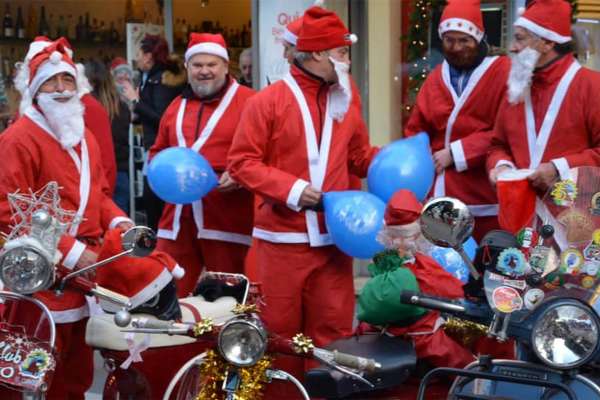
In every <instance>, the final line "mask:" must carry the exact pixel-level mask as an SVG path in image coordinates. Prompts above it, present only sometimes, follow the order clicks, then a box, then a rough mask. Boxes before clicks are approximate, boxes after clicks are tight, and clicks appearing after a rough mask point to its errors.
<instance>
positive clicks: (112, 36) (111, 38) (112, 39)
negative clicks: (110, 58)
mask: <svg viewBox="0 0 600 400" xmlns="http://www.w3.org/2000/svg"><path fill="white" fill-rule="evenodd" d="M108 42H109V43H110V44H116V43H119V32H118V31H117V29H116V28H115V22H114V21H111V22H110V27H109V28H108Z"/></svg>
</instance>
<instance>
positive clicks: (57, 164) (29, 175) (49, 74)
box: [0, 41, 132, 399]
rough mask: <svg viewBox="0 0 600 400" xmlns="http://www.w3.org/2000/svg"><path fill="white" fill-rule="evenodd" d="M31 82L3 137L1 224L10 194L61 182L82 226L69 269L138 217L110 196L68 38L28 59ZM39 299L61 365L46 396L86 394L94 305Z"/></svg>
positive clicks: (75, 229)
mask: <svg viewBox="0 0 600 400" xmlns="http://www.w3.org/2000/svg"><path fill="white" fill-rule="evenodd" d="M27 67H28V76H29V79H28V84H27V90H26V91H24V97H23V99H22V105H26V107H25V108H24V110H23V113H22V114H21V117H20V118H19V119H18V120H17V121H16V122H15V123H14V124H13V125H11V126H10V127H9V128H8V129H7V130H6V131H5V132H4V133H3V134H2V135H1V136H0V147H1V148H2V149H4V150H3V154H2V155H3V168H2V169H0V229H1V230H2V232H3V233H8V232H9V231H10V229H11V228H10V226H11V223H12V220H11V210H10V207H9V203H8V201H7V193H13V192H15V191H17V190H19V191H21V192H29V190H33V191H36V190H39V189H40V188H42V187H43V186H44V185H46V184H47V183H48V182H50V181H56V182H57V183H58V185H59V186H60V187H61V191H60V196H61V204H60V205H61V207H62V208H63V209H66V210H72V211H74V212H76V215H77V216H78V217H79V218H81V221H82V222H81V223H80V224H78V225H74V226H72V227H71V228H70V229H69V231H68V232H67V233H66V234H65V235H63V237H62V238H61V240H60V242H59V245H58V249H59V251H60V253H61V254H62V258H61V260H60V263H61V264H62V265H63V266H64V267H66V268H67V269H78V268H83V267H85V266H88V265H91V264H92V263H94V262H95V261H96V259H97V251H98V250H99V248H100V241H101V237H102V234H103V232H104V231H105V230H106V229H109V228H119V229H121V230H125V229H128V228H129V227H131V226H132V222H131V221H130V220H129V219H128V218H127V217H126V216H125V215H124V214H123V212H122V211H121V210H119V208H118V207H117V206H116V205H115V204H114V203H113V201H112V200H111V199H110V197H108V196H107V195H106V191H107V182H106V179H105V176H104V174H103V168H102V160H101V156H100V149H99V147H98V144H97V143H96V140H95V139H94V137H93V135H92V134H91V132H90V131H89V130H88V129H87V128H86V127H85V125H84V119H83V113H84V109H83V105H82V103H81V101H80V99H79V96H78V91H79V90H80V78H81V75H80V73H79V72H78V71H77V69H76V67H75V64H74V63H73V61H72V60H71V58H70V56H69V52H68V50H67V49H66V48H65V46H64V45H63V42H62V41H56V42H52V43H51V44H50V45H47V46H45V47H44V48H42V49H40V50H39V51H38V52H37V53H36V54H35V55H33V56H32V57H31V59H30V60H29V61H28V62H27ZM37 297H38V298H39V299H40V300H42V301H43V302H44V303H45V304H46V305H47V306H48V308H49V309H50V310H51V312H52V315H53V317H54V320H55V322H56V323H57V342H56V348H57V353H56V354H57V356H58V363H57V369H56V373H55V376H54V382H55V384H53V385H52V386H51V387H50V391H49V393H48V398H51V399H66V398H69V399H76V398H78V399H83V393H84V392H85V390H86V389H87V388H88V387H89V385H90V384H91V380H92V350H91V349H90V348H89V347H87V346H86V345H85V341H84V339H85V326H86V319H87V318H86V317H87V316H88V306H87V304H86V301H85V298H84V296H83V294H81V293H79V292H75V291H73V290H69V289H67V290H65V292H64V293H63V294H62V296H60V297H58V296H56V294H55V293H54V292H50V291H45V292H40V293H39V294H38V295H37Z"/></svg>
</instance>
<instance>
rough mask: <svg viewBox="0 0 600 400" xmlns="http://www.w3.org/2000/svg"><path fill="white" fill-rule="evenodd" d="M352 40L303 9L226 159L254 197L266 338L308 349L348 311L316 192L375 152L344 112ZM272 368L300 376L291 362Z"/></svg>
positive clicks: (334, 185)
mask: <svg viewBox="0 0 600 400" xmlns="http://www.w3.org/2000/svg"><path fill="white" fill-rule="evenodd" d="M355 41H356V37H355V36H354V35H351V34H350V33H349V32H348V29H347V28H346V27H345V26H344V23H343V22H342V21H341V20H340V18H339V17H338V16H337V15H336V14H335V13H333V12H331V11H327V10H324V9H323V8H320V7H311V8H309V9H308V10H307V11H306V12H305V13H304V16H303V23H302V28H301V30H300V34H299V36H298V42H297V48H296V56H295V58H296V59H295V61H294V64H293V65H292V67H291V71H290V73H289V74H288V75H287V76H286V77H285V78H284V79H282V80H280V81H278V82H276V83H274V84H272V85H270V86H269V87H267V88H265V89H264V90H263V91H261V92H260V93H258V94H257V95H256V96H254V97H253V98H252V99H250V100H249V101H248V103H247V105H246V109H245V110H244V113H243V115H242V119H241V121H240V124H239V125H238V129H237V131H236V135H235V137H234V140H233V144H232V147H231V150H230V152H229V171H230V173H231V175H232V176H233V178H234V179H236V180H238V182H240V183H241V184H242V185H244V186H245V187H247V188H249V189H250V190H252V191H253V192H254V193H255V194H256V195H258V196H259V198H258V201H257V203H258V204H257V208H256V212H255V216H254V220H255V221H254V230H253V236H254V237H255V238H257V239H258V240H257V243H256V254H257V264H258V275H259V278H260V282H261V283H262V293H263V295H264V299H265V303H266V305H265V307H264V310H263V312H262V314H261V315H262V316H263V317H264V319H265V321H266V323H267V324H268V326H269V329H270V330H272V331H273V332H274V333H277V334H280V335H282V336H284V337H291V336H293V335H295V334H296V333H299V332H303V333H305V334H306V335H308V336H310V337H311V338H312V339H313V340H314V341H315V344H316V345H317V346H323V345H325V344H327V343H329V342H331V341H332V340H334V339H337V338H339V337H340V336H344V335H347V334H349V333H351V330H352V316H353V311H354V288H353V278H352V259H351V258H350V257H348V256H346V255H345V254H343V253H342V252H341V251H340V250H339V249H338V248H337V247H335V246H333V242H332V240H331V237H330V235H329V234H328V233H327V230H326V228H325V224H324V218H323V213H322V212H320V211H319V210H320V204H321V199H322V193H323V192H327V191H332V190H346V189H348V188H349V182H350V178H349V177H350V173H351V172H352V173H355V174H356V175H358V176H361V177H364V176H365V175H366V172H367V168H368V166H369V163H370V162H371V159H372V158H373V156H374V155H375V153H376V151H377V150H376V149H375V148H373V147H371V146H370V145H369V137H368V132H367V130H366V126H365V123H364V121H363V119H362V117H361V114H360V112H359V110H358V108H357V107H353V106H351V101H352V90H351V85H350V79H349V73H348V71H349V63H350V60H349V46H350V45H351V44H352V43H354V42H355ZM281 362H282V364H285V365H281V366H282V367H283V368H284V369H285V370H286V371H288V372H291V373H294V374H295V375H296V376H301V374H302V361H301V360H300V361H298V360H297V359H292V360H289V359H288V360H283V359H282V360H281ZM271 387H273V385H270V387H269V389H268V390H270V389H271ZM280 396H283V395H281V394H280ZM285 396H290V394H286V395H285ZM278 398H284V397H278ZM285 398H289V397H285Z"/></svg>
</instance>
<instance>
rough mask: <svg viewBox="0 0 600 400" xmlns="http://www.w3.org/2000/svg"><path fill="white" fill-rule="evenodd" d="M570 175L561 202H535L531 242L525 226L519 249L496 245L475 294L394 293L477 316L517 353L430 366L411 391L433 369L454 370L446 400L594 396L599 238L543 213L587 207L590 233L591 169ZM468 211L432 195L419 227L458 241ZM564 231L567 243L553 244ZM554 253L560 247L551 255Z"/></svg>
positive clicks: (599, 392) (594, 171)
mask: <svg viewBox="0 0 600 400" xmlns="http://www.w3.org/2000/svg"><path fill="white" fill-rule="evenodd" d="M571 173H572V175H573V176H574V180H573V181H571V182H567V183H565V184H563V185H567V184H568V185H571V186H572V187H573V188H574V190H573V191H571V193H578V194H577V199H575V198H572V199H571V201H570V202H569V203H565V202H564V201H563V200H564V199H561V201H560V202H559V201H556V198H554V199H553V198H552V197H550V196H546V197H545V198H544V199H543V200H542V202H541V203H542V204H541V205H540V204H538V207H545V210H546V211H548V210H549V212H545V213H542V215H544V218H540V219H539V221H538V223H539V224H542V226H541V227H540V229H538V232H539V233H540V235H539V242H538V243H537V245H536V244H535V241H534V242H533V244H532V243H531V242H532V239H535V235H533V236H532V235H531V234H530V233H531V231H530V232H529V234H528V233H527V232H525V237H524V239H525V240H523V242H524V243H525V244H527V246H525V247H529V245H531V244H532V245H531V246H530V248H528V249H527V251H523V248H518V247H512V248H509V249H505V250H504V251H503V252H501V253H500V254H499V255H498V257H497V258H496V259H494V260H493V262H489V263H488V264H487V265H486V267H485V269H484V271H483V278H482V284H483V290H484V297H483V299H477V298H474V299H470V300H461V301H451V300H448V299H440V298H433V297H430V296H426V295H423V294H419V293H411V292H405V293H403V294H402V296H401V301H402V302H404V303H406V304H414V305H419V306H422V307H426V308H430V309H435V310H439V311H442V312H444V313H446V314H450V315H454V316H457V317H459V318H463V319H467V320H470V321H473V322H477V323H480V324H484V325H486V326H488V327H489V328H488V335H489V336H491V337H494V338H496V339H497V340H498V341H500V342H503V341H506V340H507V339H514V340H515V342H516V344H517V359H516V360H498V359H493V358H491V357H489V356H483V357H480V358H479V360H478V361H476V362H474V363H472V364H471V365H469V366H467V367H466V368H465V369H464V370H460V369H451V368H437V369H435V370H432V371H430V372H429V373H428V374H427V375H426V376H425V377H424V378H423V380H422V382H421V386H420V389H419V395H418V398H419V399H423V398H424V396H425V393H426V390H427V388H428V385H429V383H430V382H431V379H432V378H434V377H439V376H456V379H455V381H454V384H453V385H452V387H451V389H450V391H449V394H448V398H450V399H466V398H484V399H491V398H503V399H522V398H527V399H571V400H576V399H586V400H587V399H600V386H599V385H598V378H597V374H596V368H597V365H598V362H599V361H600V340H599V338H598V333H599V331H600V318H599V315H598V307H599V303H598V299H599V298H600V285H599V281H598V279H597V271H598V269H597V266H598V264H597V263H598V262H600V257H599V256H600V252H597V251H596V250H597V247H598V244H597V243H595V241H594V239H593V237H589V238H588V239H587V240H583V241H577V242H574V241H572V240H569V238H570V237H571V238H572V237H573V232H571V234H570V235H569V232H568V229H569V228H575V229H577V228H578V227H579V228H581V226H570V227H569V226H568V225H567V224H565V223H561V222H559V220H560V218H558V220H557V219H553V218H551V215H556V214H557V212H558V213H559V215H560V214H561V213H564V212H565V211H567V212H568V211H574V212H577V213H579V215H581V213H583V214H584V215H585V214H586V213H588V214H589V215H588V216H587V217H588V218H587V219H585V220H586V221H588V223H590V222H591V224H592V226H591V228H593V229H591V232H592V231H594V230H595V229H597V228H598V227H600V220H599V219H598V217H597V214H593V213H594V210H596V209H598V205H597V204H595V203H596V202H595V199H594V197H595V190H597V188H598V185H597V183H598V181H599V180H600V169H598V168H589V167H586V168H579V169H577V170H572V171H571ZM590 183H592V184H590ZM554 193H555V194H556V193H557V192H556V191H554ZM562 195H564V194H562ZM562 195H561V196H562ZM572 197H574V196H572ZM596 197H597V196H596ZM440 209H444V210H446V211H447V213H448V215H450V216H461V215H465V216H467V217H466V218H458V219H455V218H446V219H444V218H443V217H442V213H439V212H437V211H436V210H440ZM542 210H543V209H542ZM538 212H539V210H538ZM468 214H469V212H468V209H467V208H466V206H464V204H462V203H460V202H459V201H457V200H456V199H451V198H439V199H435V200H433V201H431V202H430V203H428V204H427V205H426V206H425V208H424V211H423V215H422V219H421V224H422V229H423V231H424V232H427V233H428V234H429V235H430V236H431V238H432V239H433V240H434V241H437V242H439V243H446V245H448V244H450V243H455V244H457V245H460V243H462V242H463V241H464V240H466V238H467V237H468V235H470V232H471V231H472V223H471V222H470V221H471V219H472V218H471V219H470V218H468ZM562 215H565V214H562ZM563 221H564V220H563ZM548 222H552V225H549V224H548ZM581 223H582V222H581V220H580V222H579V224H581ZM555 230H556V231H557V232H554V231H555ZM591 232H590V233H591ZM555 235H558V236H559V237H557V238H555V237H554V236H555ZM590 236H591V235H590ZM577 237H580V236H577ZM551 239H552V240H551ZM563 239H566V243H567V245H566V247H562V248H561V246H560V245H559V243H560V242H561V241H562V240H563ZM436 244H437V243H436ZM599 249H600V248H599ZM558 251H561V252H562V254H561V256H560V257H559V256H558V255H557V254H558Z"/></svg>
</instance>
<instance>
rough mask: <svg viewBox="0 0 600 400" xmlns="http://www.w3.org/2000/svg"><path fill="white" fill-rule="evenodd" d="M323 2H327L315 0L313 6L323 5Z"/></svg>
mask: <svg viewBox="0 0 600 400" xmlns="http://www.w3.org/2000/svg"><path fill="white" fill-rule="evenodd" d="M323 4H325V0H315V2H314V3H313V6H316V7H323Z"/></svg>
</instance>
